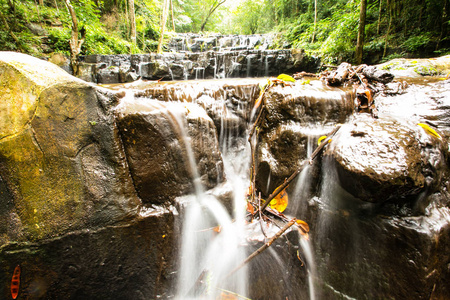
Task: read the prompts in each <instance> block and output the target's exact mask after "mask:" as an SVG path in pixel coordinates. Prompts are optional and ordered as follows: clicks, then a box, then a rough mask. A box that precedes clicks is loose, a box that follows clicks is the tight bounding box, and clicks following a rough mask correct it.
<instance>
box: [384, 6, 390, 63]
mask: <svg viewBox="0 0 450 300" xmlns="http://www.w3.org/2000/svg"><path fill="white" fill-rule="evenodd" d="M386 6H387V9H388V12H389V25H388V29H387V32H386V38H385V40H384V51H383V58H384V57H385V56H386V51H387V45H388V38H389V33H390V31H391V24H392V12H391V6H390V2H389V0H387V5H386Z"/></svg>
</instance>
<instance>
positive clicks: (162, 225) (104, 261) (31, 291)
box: [0, 210, 178, 300]
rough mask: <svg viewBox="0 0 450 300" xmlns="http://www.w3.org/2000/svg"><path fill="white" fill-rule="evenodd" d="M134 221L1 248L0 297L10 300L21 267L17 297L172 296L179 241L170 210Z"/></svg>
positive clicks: (150, 297) (126, 297)
mask: <svg viewBox="0 0 450 300" xmlns="http://www.w3.org/2000/svg"><path fill="white" fill-rule="evenodd" d="M147 213H148V216H146V215H143V216H142V217H141V218H140V219H139V220H137V221H136V222H131V223H129V224H122V225H116V226H109V227H103V228H100V229H96V230H93V229H91V230H80V231H75V232H73V233H71V234H68V235H64V236H61V237H57V238H50V239H47V240H45V241H42V242H35V243H17V244H10V245H6V246H3V247H2V248H1V250H0V280H1V281H2V282H5V283H6V282H8V284H3V285H2V286H1V287H0V298H1V299H11V290H10V284H9V283H10V282H11V277H12V272H13V270H14V268H15V266H16V265H18V264H20V267H21V270H22V275H21V278H20V292H19V297H20V298H21V299H80V300H82V299H98V300H100V299H140V300H145V299H156V298H159V297H161V298H171V297H173V295H174V293H175V287H174V282H175V276H176V272H174V270H175V261H176V260H175V259H174V258H175V257H177V254H178V250H177V247H178V241H177V237H176V236H175V234H176V231H174V227H175V224H174V217H173V214H172V212H170V211H164V212H157V211H152V210H149V211H148V212H147Z"/></svg>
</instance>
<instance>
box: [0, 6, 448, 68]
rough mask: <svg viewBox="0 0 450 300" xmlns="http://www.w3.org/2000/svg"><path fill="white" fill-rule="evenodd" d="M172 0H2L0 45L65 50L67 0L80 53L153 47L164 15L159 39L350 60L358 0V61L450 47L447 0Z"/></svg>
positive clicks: (38, 52)
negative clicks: (210, 38)
mask: <svg viewBox="0 0 450 300" xmlns="http://www.w3.org/2000/svg"><path fill="white" fill-rule="evenodd" d="M172 1H173V2H172ZM172 1H170V0H104V1H101V0H72V1H69V0H0V50H2V51H5V50H9V51H20V52H24V53H28V54H31V55H34V56H38V57H48V56H49V55H50V54H51V53H54V52H60V53H63V54H66V55H70V44H69V40H70V39H71V37H72V38H73V37H74V36H73V34H74V33H73V30H72V29H73V23H72V21H73V19H71V15H70V13H69V9H68V6H67V3H69V4H70V5H71V6H72V7H73V10H74V13H75V14H76V18H77V21H78V24H77V25H78V32H76V33H75V34H76V35H77V37H78V38H79V39H80V40H83V43H80V46H81V47H80V54H120V53H148V52H152V51H156V50H157V47H158V41H159V38H160V35H161V27H162V24H163V22H162V21H161V20H163V19H165V21H166V22H164V24H165V34H164V39H163V43H164V42H167V41H168V39H169V38H170V37H171V36H172V35H173V34H174V32H178V33H181V32H194V33H199V32H202V33H204V34H211V33H221V34H258V33H272V34H274V36H275V43H274V47H275V48H302V49H305V51H307V52H308V53H310V54H312V55H316V56H321V57H322V58H323V59H324V60H325V61H326V62H329V63H335V62H338V61H342V60H346V61H349V62H354V61H355V47H356V43H357V38H358V27H359V24H360V13H361V9H360V8H361V4H362V3H364V4H365V5H366V7H365V13H366V15H365V26H364V27H363V29H364V31H363V32H364V33H365V34H364V36H365V38H364V46H363V61H364V62H367V63H376V62H381V61H386V60H388V59H392V58H396V57H432V56H439V55H443V54H449V53H450V38H449V36H448V30H449V27H450V18H449V0H407V1H406V0H241V1H233V0H172ZM133 12H134V13H133ZM164 17H165V18H164Z"/></svg>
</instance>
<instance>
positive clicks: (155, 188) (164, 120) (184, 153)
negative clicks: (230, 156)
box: [117, 97, 223, 204]
mask: <svg viewBox="0 0 450 300" xmlns="http://www.w3.org/2000/svg"><path fill="white" fill-rule="evenodd" d="M117 121H118V124H119V128H120V132H121V135H122V139H123V144H124V148H125V152H126V154H127V159H128V163H129V165H130V170H131V174H132V177H133V182H134V184H135V186H136V189H137V192H138V194H139V196H140V198H141V199H142V200H143V201H144V203H151V204H161V203H170V202H171V201H173V200H174V199H175V197H177V196H180V195H183V194H187V193H190V192H193V191H194V189H193V188H194V186H193V180H194V178H195V177H196V176H200V181H201V184H202V185H203V186H205V187H206V188H212V187H214V186H215V185H216V184H217V183H219V182H221V181H222V180H223V163H222V158H221V155H220V152H219V148H218V139H217V134H216V129H215V126H214V124H213V122H212V120H211V118H209V117H208V115H207V114H206V112H205V111H204V110H203V109H202V108H200V107H199V106H197V105H195V104H191V103H179V102H162V101H157V100H138V99H134V98H132V97H130V98H124V99H123V100H122V101H121V103H120V105H119V106H118V107H117ZM186 128H187V129H186ZM192 164H194V166H195V167H194V168H191V166H192Z"/></svg>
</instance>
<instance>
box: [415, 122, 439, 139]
mask: <svg viewBox="0 0 450 300" xmlns="http://www.w3.org/2000/svg"><path fill="white" fill-rule="evenodd" d="M417 125H419V126H420V127H422V128H423V129H425V132H426V133H428V134H429V135H431V136H434V137H435V138H438V139H440V140H442V137H441V136H440V135H439V133H437V132H436V130H434V129H433V128H431V127H430V126H428V125H427V124H425V123H419V124H417Z"/></svg>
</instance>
